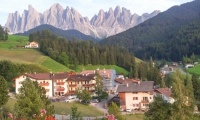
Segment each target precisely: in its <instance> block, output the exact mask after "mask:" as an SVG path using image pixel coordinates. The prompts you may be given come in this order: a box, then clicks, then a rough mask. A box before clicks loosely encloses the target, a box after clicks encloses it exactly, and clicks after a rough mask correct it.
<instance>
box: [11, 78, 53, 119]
mask: <svg viewBox="0 0 200 120" xmlns="http://www.w3.org/2000/svg"><path fill="white" fill-rule="evenodd" d="M45 93H46V92H45V91H44V88H43V89H42V90H41V87H40V86H39V85H38V83H37V81H31V80H30V79H28V78H27V79H26V80H25V81H23V82H22V87H21V88H20V91H19V94H18V95H17V102H16V103H15V111H16V112H17V118H25V119H32V117H33V115H34V114H36V115H39V114H40V110H41V109H47V114H48V115H52V114H53V113H54V111H53V110H52V109H53V108H52V106H50V104H49V102H48V100H47V97H46V96H45ZM48 109H50V110H48ZM48 112H50V113H48Z"/></svg>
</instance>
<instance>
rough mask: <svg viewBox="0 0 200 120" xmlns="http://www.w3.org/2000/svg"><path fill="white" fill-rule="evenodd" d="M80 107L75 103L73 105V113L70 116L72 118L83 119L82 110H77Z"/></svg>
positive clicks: (74, 119)
mask: <svg viewBox="0 0 200 120" xmlns="http://www.w3.org/2000/svg"><path fill="white" fill-rule="evenodd" d="M77 110H78V108H77V107H76V106H75V105H73V106H72V107H71V111H72V115H71V116H70V120H82V117H81V116H80V114H81V113H80V112H78V111H77Z"/></svg>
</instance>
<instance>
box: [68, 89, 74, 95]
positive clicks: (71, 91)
mask: <svg viewBox="0 0 200 120" xmlns="http://www.w3.org/2000/svg"><path fill="white" fill-rule="evenodd" d="M75 92H76V91H75V90H70V91H68V92H67V93H66V95H71V94H75Z"/></svg>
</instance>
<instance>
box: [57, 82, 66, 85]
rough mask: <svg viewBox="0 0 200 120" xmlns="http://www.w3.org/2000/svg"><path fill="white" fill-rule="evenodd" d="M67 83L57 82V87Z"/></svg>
mask: <svg viewBox="0 0 200 120" xmlns="http://www.w3.org/2000/svg"><path fill="white" fill-rule="evenodd" d="M64 84H65V82H57V83H56V85H64Z"/></svg>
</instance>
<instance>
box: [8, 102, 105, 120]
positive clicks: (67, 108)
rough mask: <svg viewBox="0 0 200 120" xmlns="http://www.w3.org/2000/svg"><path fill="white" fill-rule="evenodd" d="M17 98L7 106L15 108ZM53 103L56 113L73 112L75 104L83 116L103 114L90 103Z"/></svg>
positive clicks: (66, 113)
mask: <svg viewBox="0 0 200 120" xmlns="http://www.w3.org/2000/svg"><path fill="white" fill-rule="evenodd" d="M16 101H17V100H16V99H12V98H10V99H9V100H8V102H7V104H6V107H8V108H9V109H13V108H14V104H15V103H16ZM52 105H54V109H55V113H56V114H60V115H61V114H65V115H68V114H71V107H72V106H73V105H75V106H77V107H78V111H79V112H81V116H88V117H89V116H101V115H102V112H101V111H99V110H97V109H96V108H93V107H91V106H88V105H83V104H80V103H76V102H74V103H64V102H53V103H52Z"/></svg>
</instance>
